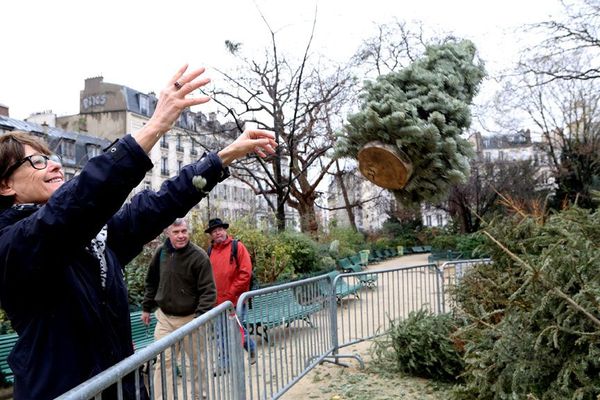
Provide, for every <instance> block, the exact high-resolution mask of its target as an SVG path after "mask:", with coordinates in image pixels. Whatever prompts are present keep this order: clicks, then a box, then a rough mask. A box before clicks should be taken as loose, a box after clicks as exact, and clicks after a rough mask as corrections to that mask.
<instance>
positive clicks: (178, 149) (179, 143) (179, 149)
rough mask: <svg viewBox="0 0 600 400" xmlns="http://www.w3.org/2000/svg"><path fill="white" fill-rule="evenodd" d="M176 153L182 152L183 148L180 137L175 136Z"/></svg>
mask: <svg viewBox="0 0 600 400" xmlns="http://www.w3.org/2000/svg"><path fill="white" fill-rule="evenodd" d="M177 151H183V146H182V145H181V135H177Z"/></svg>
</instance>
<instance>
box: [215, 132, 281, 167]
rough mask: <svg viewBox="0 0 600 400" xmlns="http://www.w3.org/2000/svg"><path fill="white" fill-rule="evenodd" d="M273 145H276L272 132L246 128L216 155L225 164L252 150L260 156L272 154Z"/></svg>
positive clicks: (273, 151)
mask: <svg viewBox="0 0 600 400" xmlns="http://www.w3.org/2000/svg"><path fill="white" fill-rule="evenodd" d="M275 147H277V142H275V136H274V135H273V133H272V132H269V131H265V130H262V129H246V130H245V131H244V132H243V133H242V134H241V135H240V136H238V137H237V139H235V140H234V141H233V143H231V144H230V145H228V146H227V147H225V148H224V149H223V150H221V151H219V153H218V155H219V157H220V158H221V161H222V162H223V165H225V166H227V165H229V164H231V163H232V162H233V161H235V160H237V159H238V158H241V157H244V156H245V155H246V154H248V153H252V152H254V153H256V154H258V155H259V156H260V157H266V156H267V155H268V154H274V153H275Z"/></svg>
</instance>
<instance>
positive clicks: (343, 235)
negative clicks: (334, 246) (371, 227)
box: [325, 227, 366, 258]
mask: <svg viewBox="0 0 600 400" xmlns="http://www.w3.org/2000/svg"><path fill="white" fill-rule="evenodd" d="M325 240H327V241H329V242H333V241H335V240H338V241H339V246H338V255H337V257H338V258H344V257H349V256H351V255H353V254H356V253H357V252H358V251H359V250H362V249H364V248H365V247H366V242H365V237H364V236H363V234H362V233H360V232H356V231H355V230H353V229H352V228H338V227H332V228H331V229H330V230H329V235H328V236H327V237H326V238H325Z"/></svg>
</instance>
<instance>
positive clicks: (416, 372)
mask: <svg viewBox="0 0 600 400" xmlns="http://www.w3.org/2000/svg"><path fill="white" fill-rule="evenodd" d="M456 329H457V323H456V321H455V320H454V319H453V318H452V317H451V316H450V315H449V314H442V315H433V314H430V313H429V312H428V311H427V310H420V311H417V312H414V311H413V312H411V313H410V314H409V315H408V318H406V319H405V320H399V321H392V323H391V328H390V330H389V332H388V333H387V334H386V336H384V338H383V339H376V340H375V341H374V344H373V347H372V348H371V352H372V354H373V355H374V363H375V365H377V366H380V367H384V368H386V369H388V370H393V371H397V372H403V373H406V374H409V375H413V376H419V377H423V378H431V379H435V380H440V381H450V382H453V381H456V380H457V377H458V376H459V375H460V374H461V372H462V371H463V362H462V359H461V349H462V348H461V346H460V345H458V344H457V343H456V342H455V341H454V340H453V333H454V332H455V331H456Z"/></svg>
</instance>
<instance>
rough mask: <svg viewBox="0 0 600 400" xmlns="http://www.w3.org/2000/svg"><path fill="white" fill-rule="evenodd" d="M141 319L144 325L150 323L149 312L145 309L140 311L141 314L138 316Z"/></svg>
mask: <svg viewBox="0 0 600 400" xmlns="http://www.w3.org/2000/svg"><path fill="white" fill-rule="evenodd" d="M140 318H141V319H142V322H143V323H144V324H146V325H149V324H150V318H151V316H150V313H149V312H147V311H142V316H141V317H140Z"/></svg>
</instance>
